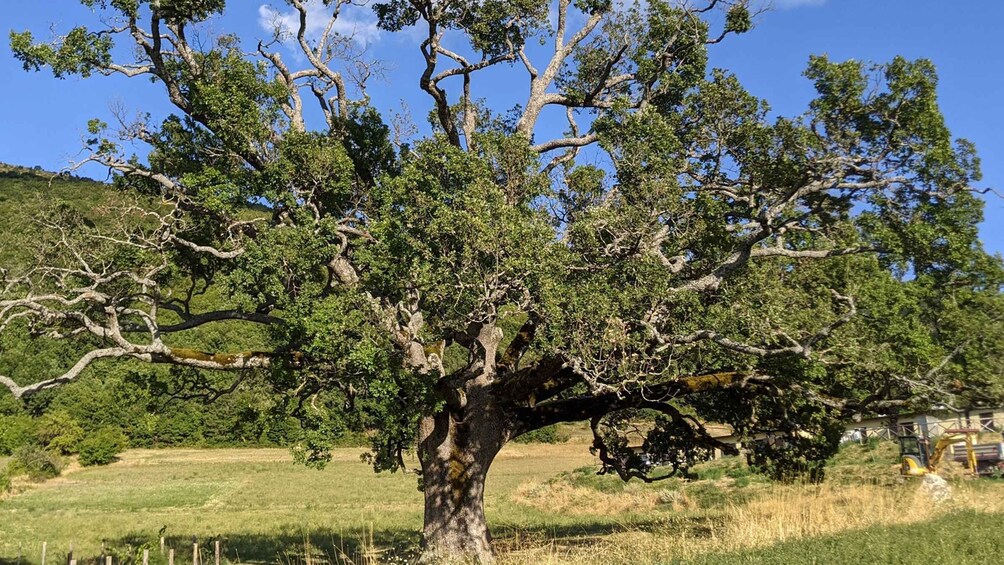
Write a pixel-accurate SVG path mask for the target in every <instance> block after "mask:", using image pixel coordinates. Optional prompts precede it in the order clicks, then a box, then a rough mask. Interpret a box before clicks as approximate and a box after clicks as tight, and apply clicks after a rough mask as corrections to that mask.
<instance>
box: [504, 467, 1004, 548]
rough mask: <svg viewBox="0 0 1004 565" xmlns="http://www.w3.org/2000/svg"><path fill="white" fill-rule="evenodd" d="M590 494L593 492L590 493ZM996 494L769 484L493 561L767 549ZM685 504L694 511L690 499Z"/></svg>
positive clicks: (981, 507)
mask: <svg viewBox="0 0 1004 565" xmlns="http://www.w3.org/2000/svg"><path fill="white" fill-rule="evenodd" d="M528 488H529V487H526V486H524V487H522V488H521V489H520V492H521V493H522V496H527V495H528V494H532V493H531V490H532V489H530V490H528ZM570 489H571V490H570ZM574 489H575V487H569V486H568V485H561V484H560V483H559V485H558V486H556V487H554V488H548V489H547V490H546V493H547V494H546V496H542V495H540V493H537V499H536V501H535V502H534V504H535V505H536V504H541V505H543V504H547V503H548V502H547V501H550V504H554V505H557V506H559V507H560V506H561V505H563V504H567V505H568V508H569V509H571V508H572V507H573V505H574V504H575V503H576V502H578V501H580V500H583V499H584V496H585V495H584V493H578V492H575V490H574ZM581 490H589V489H581ZM991 493H992V494H991ZM593 494H594V496H595V491H593ZM649 494H652V493H649ZM1001 494H1004V488H1002V486H1001V485H995V486H994V487H993V488H991V489H990V490H988V489H987V488H986V486H985V485H976V484H973V483H961V484H956V485H954V494H953V498H952V500H951V501H950V502H948V503H945V504H940V505H936V504H934V503H932V501H931V500H930V498H929V497H928V496H927V495H925V494H924V493H923V491H922V489H921V488H920V484H919V482H909V483H904V484H902V485H900V486H897V487H883V486H829V485H823V486H811V485H798V486H775V487H773V488H771V489H769V490H763V491H761V492H760V494H759V495H757V496H756V497H755V498H754V499H753V500H751V501H748V502H746V503H744V504H728V505H726V506H725V507H724V508H722V509H720V510H719V511H707V512H700V513H696V514H695V513H694V512H682V513H679V512H677V513H673V514H671V515H668V516H666V517H665V518H664V519H663V520H661V521H660V522H659V523H657V524H656V525H654V526H652V527H649V528H645V529H639V528H634V527H625V528H624V529H623V531H620V532H614V533H612V534H609V535H605V536H603V537H602V538H600V537H596V538H589V537H583V538H580V539H579V540H577V541H578V543H576V540H563V542H554V541H547V540H541V539H533V538H518V537H517V538H514V539H510V540H507V543H504V544H501V545H502V548H501V549H502V552H501V555H500V558H499V564H500V565H529V564H531V563H533V564H538V563H540V564H546V565H571V564H573V563H574V564H597V565H599V564H612V565H613V564H624V565H627V564H636V563H653V562H669V561H672V560H674V559H692V558H694V557H696V556H698V555H701V554H706V553H710V552H724V551H735V550H739V549H746V548H757V547H766V546H771V545H774V544H777V543H781V542H785V541H792V540H800V539H805V538H813V537H818V536H825V535H831V534H838V533H841V532H846V531H852V530H862V529H867V528H874V527H886V526H892V525H900V524H911V523H917V522H922V521H928V520H931V519H934V518H937V517H939V516H942V515H945V514H948V513H951V512H957V511H960V510H975V511H978V512H988V513H1000V512H1004V497H1002V496H1001ZM684 495H685V492H684ZM518 496H519V494H518ZM664 498H665V497H664ZM545 499H546V500H545ZM634 499H635V500H637V499H638V498H637V497H635V498H634ZM531 500H532V496H531ZM641 500H642V501H643V503H644V504H645V505H647V506H648V507H649V508H651V507H653V506H654V505H655V504H658V502H660V500H659V499H658V497H657V496H656V497H655V500H654V502H653V498H651V497H644V498H642V499H641ZM663 501H664V500H663ZM612 502H613V499H612V498H611V499H607V498H602V500H598V501H596V502H591V503H588V504H585V505H583V506H582V507H580V511H581V512H590V511H591V512H595V513H605V512H613V511H615V510H614V508H620V507H611V508H604V506H603V505H604V504H607V503H612ZM690 504H691V507H690V508H691V509H692V504H693V503H692V502H690ZM678 510H679V509H678ZM682 510H687V508H683V509H682ZM565 511H570V510H565Z"/></svg>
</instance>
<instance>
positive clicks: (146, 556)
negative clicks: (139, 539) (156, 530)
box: [143, 549, 150, 565]
mask: <svg viewBox="0 0 1004 565" xmlns="http://www.w3.org/2000/svg"><path fill="white" fill-rule="evenodd" d="M143 565H150V550H149V549H144V550H143Z"/></svg>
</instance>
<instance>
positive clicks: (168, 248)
mask: <svg viewBox="0 0 1004 565" xmlns="http://www.w3.org/2000/svg"><path fill="white" fill-rule="evenodd" d="M82 2H83V3H84V4H86V5H88V6H92V7H95V8H96V9H100V10H101V11H103V12H106V14H107V16H108V17H107V18H106V20H105V21H107V22H108V27H107V28H104V29H100V30H95V29H86V28H82V27H81V28H75V29H73V30H70V31H69V32H67V33H66V35H64V36H62V37H60V38H58V39H57V40H55V41H54V42H52V43H45V42H37V41H36V40H35V38H34V37H33V36H32V34H31V33H30V32H23V33H13V34H12V35H11V46H12V50H13V52H14V54H15V56H16V57H18V58H19V59H20V60H21V61H22V62H23V63H24V66H25V68H26V69H29V70H32V69H34V70H38V69H41V68H43V67H48V68H50V69H51V70H52V71H53V73H54V74H55V76H56V77H63V76H67V75H74V74H75V75H81V76H85V77H86V76H90V75H94V74H102V75H124V76H127V77H138V78H141V79H152V80H154V81H156V82H158V83H159V84H161V85H162V86H163V87H164V91H165V93H166V95H167V98H168V99H169V101H170V102H171V103H172V104H173V106H174V108H175V109H176V112H177V113H176V114H175V115H171V116H169V117H168V118H167V119H165V120H164V121H163V122H162V123H159V124H155V123H152V122H151V121H149V120H143V121H140V122H137V123H125V124H123V128H122V130H121V131H120V132H118V136H119V137H115V136H113V135H111V134H110V133H108V131H107V128H106V126H105V124H103V123H100V122H98V121H93V122H92V123H91V124H90V131H91V134H92V136H93V137H92V138H91V139H90V140H89V149H90V151H91V153H90V157H89V158H88V161H90V162H96V163H100V164H103V165H105V166H107V167H108V168H110V169H111V170H112V171H113V172H115V173H116V174H117V182H118V184H119V185H120V186H121V188H123V189H124V190H123V192H122V199H123V205H122V210H121V213H122V215H123V217H126V218H130V222H131V224H130V225H132V226H134V227H132V228H129V229H125V228H123V229H122V230H118V231H114V230H113V231H109V230H107V229H102V228H100V227H97V226H96V225H95V224H92V223H88V222H87V221H85V219H84V218H81V217H80V216H79V215H76V214H71V213H67V212H65V211H59V210H56V211H54V212H53V214H51V215H50V216H49V217H47V218H43V219H42V220H41V221H40V229H39V233H38V236H37V238H36V240H35V241H36V242H37V245H38V256H39V257H40V258H41V260H40V261H39V263H38V265H37V266H35V267H34V268H31V269H28V270H23V271H20V272H6V273H4V278H3V281H2V282H0V292H2V294H0V330H3V331H7V332H12V331H33V332H36V333H37V334H39V335H45V336H47V337H49V338H55V339H69V340H77V341H80V342H81V343H84V344H87V345H88V346H90V349H89V352H88V353H87V354H86V355H84V356H82V357H81V358H80V359H79V360H77V361H76V362H75V364H73V365H72V367H68V368H67V369H66V370H65V372H63V373H62V374H59V375H57V376H54V377H52V378H47V379H43V380H39V381H37V382H31V383H21V382H17V381H15V380H13V379H11V378H8V377H0V382H2V383H3V384H5V385H6V386H7V388H9V389H10V391H11V392H12V393H13V394H14V395H15V396H17V397H26V396H28V395H31V394H34V393H36V392H38V391H41V390H45V389H49V388H52V387H55V386H58V385H60V384H63V383H66V382H69V381H72V380H74V379H76V378H77V377H78V376H80V375H81V373H82V372H83V371H84V370H85V368H87V367H88V366H89V365H91V364H92V363H94V362H96V361H99V360H102V359H133V360H139V361H144V362H148V363H161V364H173V365H179V366H183V367H188V368H195V369H206V370H219V371H230V372H235V373H237V374H238V375H240V374H243V373H246V372H248V371H267V372H269V374H270V380H271V382H272V383H273V384H274V385H275V386H276V387H277V388H278V389H280V390H285V391H288V394H289V395H290V397H291V398H293V399H294V406H295V407H296V408H297V410H298V412H297V413H298V415H299V416H300V418H301V420H302V421H303V425H304V426H305V428H307V429H308V430H312V432H311V433H310V436H309V438H308V440H309V441H307V443H306V444H305V446H304V447H305V450H304V451H302V452H301V454H302V455H303V457H304V459H306V460H307V461H313V462H318V461H323V459H324V447H325V446H326V445H329V444H330V441H331V440H332V438H333V437H335V436H337V435H338V434H339V433H341V432H343V431H345V430H346V429H347V428H351V427H354V426H355V427H364V428H367V429H371V430H377V431H378V432H379V433H378V434H376V435H375V437H374V440H373V441H374V452H373V462H374V465H375V467H376V468H377V469H378V470H380V469H398V468H401V467H403V466H404V456H403V454H404V453H405V452H406V451H408V450H410V449H417V453H418V457H419V460H420V463H421V468H420V470H419V473H420V475H421V484H422V488H423V491H424V495H425V528H424V543H425V550H426V557H427V558H428V559H430V560H433V559H436V558H438V557H441V556H444V555H445V556H449V557H469V558H474V559H477V560H488V559H490V556H491V550H490V545H489V534H488V527H487V524H486V522H485V518H484V509H483V495H484V485H485V477H486V475H487V473H488V469H489V467H490V466H491V463H492V460H493V459H494V457H495V456H496V454H497V453H498V452H499V450H500V449H501V448H502V446H503V445H505V444H506V443H507V442H509V441H510V440H512V439H513V438H515V437H518V436H520V435H522V434H526V433H528V432H531V431H533V430H537V429H541V428H544V427H546V426H550V425H552V424H555V423H558V422H570V421H583V420H585V421H589V422H590V423H591V425H592V429H593V433H594V436H595V440H594V450H595V452H596V453H597V454H598V456H599V458H600V460H601V462H602V463H603V465H604V469H605V470H608V471H613V472H617V473H618V474H619V475H620V476H621V477H623V478H625V479H628V478H632V477H638V478H642V479H645V480H654V479H656V478H658V476H655V477H653V476H650V475H649V472H650V471H651V469H650V467H651V466H650V465H649V462H651V461H654V460H656V461H664V462H667V463H668V467H663V468H662V471H666V472H668V473H670V474H671V473H672V472H676V471H683V472H685V471H686V469H687V468H688V467H689V466H690V465H692V464H693V463H694V462H696V461H699V460H701V459H703V458H705V457H707V456H708V454H709V453H711V452H712V450H714V449H715V448H720V449H724V450H726V451H730V450H731V448H730V447H729V446H727V445H724V444H722V443H720V442H719V441H717V440H715V439H714V438H712V437H711V436H710V435H709V434H708V433H707V432H706V430H705V429H704V427H703V422H706V421H711V420H713V421H717V422H725V423H729V424H731V425H732V426H733V427H735V428H736V430H737V432H738V433H740V434H741V435H743V436H746V437H754V436H755V435H757V434H758V433H761V432H764V433H770V434H773V435H775V436H777V437H778V438H780V439H783V440H785V441H783V442H779V443H777V444H775V445H777V446H778V447H776V448H771V449H763V450H759V451H758V452H757V453H758V456H759V457H762V458H763V460H764V461H768V462H769V461H779V462H782V463H783V462H794V463H793V464H794V466H795V467H798V461H803V460H804V461H814V460H818V459H819V458H821V457H825V456H826V455H827V454H828V453H831V452H832V449H833V445H834V444H835V441H834V436H835V431H834V430H836V429H837V427H836V426H837V422H838V421H839V419H840V418H846V417H850V416H852V415H854V414H857V413H861V412H862V411H865V410H869V409H888V408H890V407H895V406H900V405H903V404H904V403H907V402H913V401H918V399H920V400H921V401H922V400H923V399H924V398H930V397H934V396H937V395H942V394H953V393H957V392H959V391H962V390H965V389H966V386H965V379H966V377H967V375H965V373H964V369H965V366H966V365H965V364H966V363H977V364H979V363H985V362H984V361H983V360H982V358H980V357H979V355H978V353H974V352H973V351H974V350H971V349H969V347H970V344H971V342H972V338H973V335H974V334H973V331H974V329H975V328H974V327H973V326H972V323H973V321H974V320H976V319H979V320H980V323H981V324H987V325H989V326H992V327H993V329H992V330H991V331H992V332H994V335H999V334H1000V332H1001V330H1000V329H999V328H1000V318H999V316H997V315H994V314H986V315H984V314H983V313H984V312H987V311H989V310H990V309H991V305H993V306H992V309H993V311H995V312H1000V311H1001V309H1000V305H999V303H1000V300H999V298H998V295H997V292H998V290H999V285H1000V280H1001V279H1000V273H999V264H998V263H999V262H998V261H997V260H996V259H992V258H989V257H987V256H986V255H985V254H984V253H983V252H982V250H981V248H980V245H979V243H978V241H977V239H976V226H977V224H978V222H979V221H980V220H981V201H980V200H979V199H978V198H977V197H976V196H974V194H973V189H972V188H971V183H972V182H974V181H976V180H977V179H978V177H979V173H978V162H977V159H976V156H975V152H974V149H973V147H972V146H971V145H970V144H969V143H968V142H965V141H955V142H953V140H952V138H951V135H950V133H949V131H948V129H947V128H946V127H945V124H944V120H943V118H942V115H941V113H940V110H939V108H938V104H937V100H936V92H935V90H936V76H935V71H934V68H933V65H932V64H931V63H930V62H928V61H924V60H920V61H907V60H904V59H900V58H897V59H895V60H893V61H892V62H891V63H888V64H884V65H866V64H863V63H859V62H854V61H850V62H844V63H838V62H833V61H830V60H829V59H827V58H825V57H814V58H812V59H811V60H810V62H809V65H808V69H807V70H806V76H807V77H808V79H809V80H811V81H812V82H813V84H814V85H815V88H816V91H817V96H816V98H815V99H814V100H813V101H812V102H811V104H810V105H809V108H808V110H807V111H806V113H805V114H803V115H801V116H798V117H794V118H776V119H773V118H770V117H769V116H768V108H767V105H766V103H765V102H764V101H762V100H760V99H757V98H756V97H754V96H752V95H751V94H749V93H748V92H746V91H745V90H744V89H743V87H742V85H741V84H740V83H739V81H738V80H737V79H736V78H735V77H734V76H733V75H730V74H729V73H727V72H726V71H722V70H713V71H709V70H708V68H707V49H708V46H709V45H712V44H715V43H718V42H720V41H722V40H724V39H725V38H726V37H727V36H729V35H732V34H738V33H743V32H746V31H748V30H750V28H751V26H752V17H753V16H752V15H751V10H750V8H749V7H748V6H747V4H746V3H745V2H742V1H729V2H726V1H720V0H708V2H707V4H706V5H703V6H698V5H696V4H693V3H690V2H676V1H669V0H650V1H647V2H644V3H638V4H634V5H632V4H628V3H618V2H611V1H609V0H557V2H554V3H552V2H543V1H536V0H520V1H517V2H501V1H497V0H484V1H479V2H455V1H450V0H434V1H428V0H390V1H384V2H376V3H375V4H374V5H373V8H374V9H375V10H376V14H377V16H378V19H379V23H380V27H381V28H382V29H383V30H384V31H385V32H399V31H401V30H403V29H404V28H408V27H412V26H414V29H416V30H418V32H419V33H420V34H421V35H422V39H421V42H420V45H419V49H420V51H421V54H422V57H423V60H424V62H425V64H424V66H422V68H420V69H418V70H417V71H416V74H417V75H418V76H417V78H418V86H419V88H421V90H422V91H424V92H425V93H427V94H428V95H429V97H430V101H431V113H430V118H431V123H432V126H433V129H434V132H433V133H432V134H431V135H429V136H426V137H424V138H421V139H417V140H403V139H399V138H398V137H397V136H396V132H397V130H393V131H392V129H391V127H389V126H388V125H387V124H386V123H385V122H384V121H383V120H382V119H381V117H380V115H379V113H378V112H377V110H376V109H375V108H372V107H370V106H369V105H368V97H367V96H366V93H365V82H366V78H367V77H368V76H370V75H371V74H372V72H374V71H376V70H377V69H378V64H379V62H378V61H370V60H367V59H366V55H365V52H363V51H361V50H360V49H359V48H358V43H357V42H355V41H354V40H353V38H351V37H348V36H345V35H341V34H339V33H338V32H337V31H336V30H337V29H338V26H334V25H326V26H325V25H323V24H322V25H320V26H317V25H315V24H313V23H312V22H311V21H310V18H311V17H313V15H314V14H315V13H316V11H315V10H312V9H309V7H308V5H307V4H305V3H304V1H303V0H289V3H290V5H291V6H292V8H293V9H294V10H295V11H296V13H297V14H298V15H299V18H298V20H299V21H298V24H297V25H296V29H292V30H284V29H281V28H278V29H276V33H275V36H274V37H273V38H271V39H268V40H266V41H263V42H261V43H258V44H257V48H256V51H255V52H254V53H252V54H250V55H249V54H248V53H247V52H246V45H248V44H249V43H248V42H246V41H245V42H242V38H239V37H236V36H234V35H220V36H218V37H215V38H212V40H210V39H211V38H209V37H206V36H205V32H204V31H203V30H204V29H205V28H204V26H202V25H200V24H202V23H204V22H205V20H206V19H207V18H209V17H210V16H213V15H215V14H217V13H221V12H223V10H224V8H225V2H224V1H223V0H185V1H181V0H170V1H169V0H128V1H123V0H113V1H111V2H106V1H96V0H82ZM323 4H324V6H326V7H327V9H328V12H329V14H330V15H331V22H329V24H330V23H332V22H334V21H336V20H337V18H338V17H339V16H340V14H341V12H342V11H343V10H345V9H348V8H347V6H348V5H349V2H348V0H325V1H324V2H323ZM223 21H224V22H225V20H223ZM217 25H218V23H214V24H213V27H216V26H217ZM314 29H320V30H322V31H321V32H320V36H319V37H313V36H311V35H310V33H308V32H309V31H310V30H314ZM200 32H202V34H201V35H200ZM196 38H199V39H198V40H196ZM447 40H448V41H447ZM464 41H466V43H465V42H464ZM284 45H286V46H288V45H292V46H294V49H297V50H298V51H299V53H298V55H297V56H295V57H285V56H284V55H283V53H284V51H283V49H282V46H284ZM448 45H449V46H453V47H448ZM456 46H462V49H461V48H460V47H456ZM130 57H133V58H130ZM293 61H296V62H300V61H302V62H303V63H304V66H303V68H299V67H293V66H291V63H292V62H293ZM489 73H494V74H495V75H496V76H495V80H496V81H498V80H499V79H500V77H504V76H508V75H507V73H508V74H512V75H515V77H516V78H510V79H509V80H511V81H517V80H518V81H520V82H521V83H522V86H520V87H519V88H520V90H523V89H525V91H526V92H527V94H526V97H525V99H524V101H523V103H522V104H521V105H519V106H517V107H516V108H514V109H512V110H511V111H509V112H508V113H506V112H501V113H500V111H499V108H497V107H496V106H495V105H494V104H493V100H494V98H493V96H492V94H491V93H483V94H484V95H487V98H486V99H481V98H477V97H476V91H475V90H474V86H475V85H476V84H477V81H478V79H479V77H481V76H483V75H485V74H489ZM519 77H521V78H519ZM520 82H510V84H520ZM496 84H499V83H496ZM502 84H504V83H502ZM406 86H410V85H395V87H396V88H405V87H406ZM505 94H507V95H508V94H511V93H508V92H507V93H505ZM310 105H313V108H312V109H311V110H310V111H308V106H310ZM554 114H558V115H563V116H564V118H565V119H564V120H563V124H555V123H553V122H552V121H551V120H550V118H549V117H550V116H551V115H554ZM311 115H316V116H318V120H312V119H311V118H310V116H311ZM562 129H563V130H564V132H563V133H561V134H558V135H554V134H553V132H555V131H559V130H562ZM120 139H128V140H138V141H142V142H145V143H147V144H149V146H150V150H151V151H150V153H149V156H148V158H146V159H145V160H140V159H135V158H130V157H128V156H127V155H125V154H124V148H123V147H122V146H121V145H120V141H119V140H120ZM405 141H409V142H408V143H405ZM585 147H591V148H593V149H592V150H593V154H594V155H596V154H598V155H602V158H595V157H591V158H590V159H587V160H580V159H578V157H579V153H580V151H581V150H582V149H583V148H585ZM591 163H599V164H591ZM151 196H152V197H155V198H151ZM210 286H212V287H214V288H222V289H224V296H225V297H227V300H228V301H229V304H228V305H227V306H226V307H224V308H214V309H206V305H207V303H206V302H205V301H203V302H200V293H201V292H202V291H204V290H205V289H206V288H207V287H210ZM984 308H986V309H984ZM972 311H976V312H979V313H981V314H980V315H981V316H982V317H981V318H973V317H972V316H971V315H970V312H972ZM944 312H947V313H950V314H951V315H950V316H948V315H943V314H942V313H944ZM238 323H240V324H246V325H260V326H265V327H267V328H268V332H269V333H268V337H267V339H265V340H262V342H261V343H260V344H259V347H257V348H255V349H252V350H241V351H236V350H234V351H228V350H227V344H228V343H231V341H230V340H228V339H220V340H218V342H217V346H218V347H219V349H220V350H222V352H220V351H216V352H203V351H202V350H201V349H198V348H193V347H192V345H191V342H189V341H186V339H187V338H186V335H187V334H188V333H189V332H191V331H193V330H196V329H197V328H202V329H205V328H206V327H210V326H214V325H222V326H224V327H228V328H232V327H233V326H234V325H235V324H238ZM989 326H988V327H989ZM982 331H983V330H982V329H981V330H980V332H982ZM220 335H223V336H226V335H230V336H231V337H232V336H233V335H235V332H231V333H230V334H226V333H224V334H220ZM967 355H971V358H969V357H966V356H967ZM985 366H986V368H987V369H988V370H991V371H997V372H996V373H994V374H990V373H987V374H986V375H985V376H986V377H987V378H988V379H999V367H991V366H989V365H985ZM945 375H956V377H957V378H956V380H958V381H959V382H958V385H959V386H958V387H956V390H955V391H954V392H953V390H951V386H954V385H955V384H956V383H954V382H948V383H947V384H948V385H950V386H948V387H946V386H945V385H946V382H945V381H944V379H945ZM196 384H197V383H196ZM998 390H999V389H998ZM640 417H646V418H649V419H650V420H649V421H650V422H652V425H651V426H647V427H645V432H646V434H647V436H646V439H645V443H644V449H645V451H646V452H647V453H648V454H649V455H648V457H642V456H640V455H638V454H636V453H635V451H634V450H631V449H629V447H630V446H629V445H628V435H627V432H628V431H630V430H631V429H632V428H633V425H634V423H636V422H637V421H638V420H639V418H640ZM781 467H784V466H783V465H782V466H781ZM789 467H790V466H789ZM657 470H658V469H657ZM784 472H787V471H784ZM781 474H784V473H783V472H782V473H781Z"/></svg>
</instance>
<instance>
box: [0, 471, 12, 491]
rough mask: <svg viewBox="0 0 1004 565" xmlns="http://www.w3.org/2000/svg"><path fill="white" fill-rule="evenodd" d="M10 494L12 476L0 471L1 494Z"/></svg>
mask: <svg viewBox="0 0 1004 565" xmlns="http://www.w3.org/2000/svg"><path fill="white" fill-rule="evenodd" d="M8 492H10V475H8V474H7V471H0V494H7V493H8Z"/></svg>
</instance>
